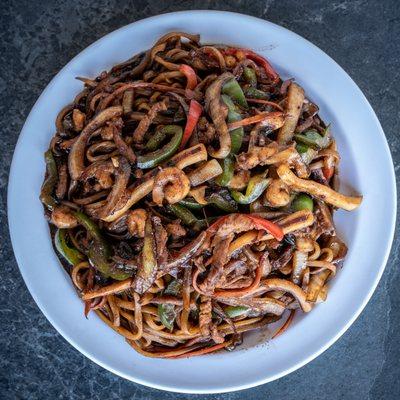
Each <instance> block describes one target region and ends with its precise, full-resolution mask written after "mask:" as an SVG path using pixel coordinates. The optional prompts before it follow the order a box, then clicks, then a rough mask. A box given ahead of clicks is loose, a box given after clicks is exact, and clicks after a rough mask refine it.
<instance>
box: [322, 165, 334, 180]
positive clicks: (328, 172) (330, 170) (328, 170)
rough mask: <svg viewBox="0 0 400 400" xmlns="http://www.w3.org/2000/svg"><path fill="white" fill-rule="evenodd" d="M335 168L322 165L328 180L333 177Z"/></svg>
mask: <svg viewBox="0 0 400 400" xmlns="http://www.w3.org/2000/svg"><path fill="white" fill-rule="evenodd" d="M334 171H335V169H334V168H333V167H322V173H323V174H324V177H325V179H326V180H327V181H329V179H331V178H332V175H333V172H334Z"/></svg>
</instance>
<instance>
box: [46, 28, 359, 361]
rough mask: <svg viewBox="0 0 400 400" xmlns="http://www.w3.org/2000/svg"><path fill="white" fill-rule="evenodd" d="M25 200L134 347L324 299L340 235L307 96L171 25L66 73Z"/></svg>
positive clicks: (260, 322) (92, 303) (337, 197)
mask: <svg viewBox="0 0 400 400" xmlns="http://www.w3.org/2000/svg"><path fill="white" fill-rule="evenodd" d="M78 79H80V80H81V81H82V82H83V83H84V89H83V90H82V91H81V92H80V93H79V94H78V95H77V96H76V98H75V99H74V100H73V102H72V103H71V104H70V105H67V106H66V107H65V108H64V109H62V110H61V111H60V113H59V115H58V117H57V120H56V133H55V135H54V137H53V139H52V141H51V143H50V148H49V150H48V151H47V152H46V153H45V161H46V176H45V180H44V183H43V186H42V191H41V195H40V199H41V201H42V203H43V205H44V207H45V215H46V217H47V218H48V220H49V222H50V228H51V232H52V236H53V239H54V246H55V249H56V250H57V253H58V255H59V258H60V260H61V261H62V263H63V265H64V267H65V268H66V270H67V271H68V273H69V274H70V276H71V279H72V281H73V283H74V285H75V286H76V289H77V291H78V293H79V296H80V297H81V298H82V300H83V301H84V313H85V315H86V316H88V314H89V313H90V312H91V311H92V312H95V313H97V315H98V316H99V317H100V318H101V319H102V320H103V321H104V322H105V323H106V324H108V325H109V326H110V327H111V328H112V329H114V330H115V331H116V332H118V333H119V334H121V335H122V336H123V337H125V339H126V340H127V342H128V343H129V344H130V345H131V346H132V347H133V348H134V349H135V350H136V351H138V352H139V353H140V354H142V355H144V356H148V357H161V358H180V357H190V356H197V355H202V354H207V353H211V352H214V351H217V350H220V349H226V350H233V349H234V348H235V347H236V346H238V345H240V344H241V343H242V340H243V336H244V334H245V332H248V331H250V330H254V329H260V328H263V327H266V326H268V325H269V324H271V323H274V322H276V321H278V320H282V326H281V328H280V329H279V330H278V331H277V332H276V333H275V335H274V336H277V335H279V334H282V333H283V331H284V330H285V329H287V327H288V326H289V325H290V322H291V321H292V319H293V316H294V314H295V313H296V312H297V310H299V311H301V312H306V313H307V312H309V311H310V310H311V309H312V308H313V307H314V305H315V304H317V303H319V302H322V301H324V300H325V299H326V298H327V293H328V281H329V279H330V278H332V277H333V276H334V275H335V274H336V271H337V269H338V267H340V266H341V265H342V262H343V260H344V257H345V255H346V252H347V248H346V245H345V244H344V243H343V242H342V241H341V240H340V239H339V238H338V236H337V235H336V231H335V226H334V224H333V220H332V214H333V211H334V210H335V209H336V208H342V209H344V210H348V211H351V210H354V209H355V208H357V207H358V206H359V205H360V203H361V200H362V198H361V196H355V197H351V196H345V195H343V194H341V193H339V192H338V191H337V171H338V163H339V154H338V151H337V148H336V142H335V140H334V138H333V137H332V134H331V130H330V127H329V126H327V125H326V124H325V123H324V122H323V121H322V120H321V118H320V117H319V115H318V111H319V109H318V106H317V105H316V104H314V103H313V102H312V101H311V100H309V99H308V98H307V97H306V95H305V92H304V89H303V88H302V87H301V86H300V85H299V84H298V83H296V82H294V81H293V80H286V81H283V80H282V79H281V78H280V76H279V75H278V73H277V72H276V71H275V69H274V68H273V66H272V65H271V64H270V63H269V62H268V61H267V60H266V59H265V58H263V57H262V56H260V55H258V54H256V53H254V52H253V51H251V50H248V49H240V48H232V47H228V46H221V45H219V46H211V45H204V46H203V45H201V43H200V38H199V36H198V35H192V34H187V33H183V32H171V33H168V34H167V35H165V36H163V37H161V38H160V39H159V40H158V41H157V43H155V45H154V46H153V47H152V48H151V49H150V50H148V51H146V52H143V53H141V54H138V55H135V56H133V57H132V58H130V59H129V60H127V61H125V62H123V63H121V64H118V65H115V66H114V67H113V68H112V69H111V70H110V71H108V72H102V73H101V74H100V75H99V76H98V77H96V78H95V79H90V78H78Z"/></svg>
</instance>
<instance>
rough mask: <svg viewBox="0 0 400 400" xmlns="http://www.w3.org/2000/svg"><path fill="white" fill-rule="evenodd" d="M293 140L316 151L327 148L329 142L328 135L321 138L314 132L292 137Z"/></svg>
mask: <svg viewBox="0 0 400 400" xmlns="http://www.w3.org/2000/svg"><path fill="white" fill-rule="evenodd" d="M294 139H295V141H296V142H297V143H300V144H305V145H306V146H308V147H312V148H313V149H316V150H319V149H324V148H326V147H328V146H329V142H330V139H329V136H328V135H325V136H322V135H320V134H319V133H318V132H317V131H315V130H310V131H307V132H305V133H298V134H296V135H294Z"/></svg>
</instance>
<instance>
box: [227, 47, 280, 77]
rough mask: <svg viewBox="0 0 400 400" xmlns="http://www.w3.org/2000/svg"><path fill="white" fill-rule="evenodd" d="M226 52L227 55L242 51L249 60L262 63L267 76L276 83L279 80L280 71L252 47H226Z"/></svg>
mask: <svg viewBox="0 0 400 400" xmlns="http://www.w3.org/2000/svg"><path fill="white" fill-rule="evenodd" d="M224 52H225V54H227V55H235V54H237V53H238V52H240V53H242V54H243V55H244V56H245V57H246V58H248V59H249V60H253V61H254V62H255V63H257V64H259V65H261V66H262V67H263V68H264V70H265V73H266V74H267V76H268V77H269V78H271V80H272V81H273V82H274V83H276V82H278V81H279V75H278V73H277V72H276V71H275V70H274V68H273V67H272V65H271V64H270V63H269V62H268V61H267V60H266V59H265V58H264V57H261V56H260V55H258V54H257V53H255V52H254V51H252V50H250V49H236V48H229V49H226V50H225V51H224Z"/></svg>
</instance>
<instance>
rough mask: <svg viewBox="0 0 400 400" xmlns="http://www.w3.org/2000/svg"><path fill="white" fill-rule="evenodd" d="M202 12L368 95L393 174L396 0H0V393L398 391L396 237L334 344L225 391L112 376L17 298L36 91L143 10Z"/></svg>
mask: <svg viewBox="0 0 400 400" xmlns="http://www.w3.org/2000/svg"><path fill="white" fill-rule="evenodd" d="M205 8H209V9H219V10H230V11H237V12H242V13H246V14H251V15H254V16H257V17H260V18H264V19H268V20H270V21H273V22H275V23H277V24H280V25H282V26H285V27H287V28H289V29H291V30H293V31H294V32H297V33H298V34H300V35H302V36H304V37H305V38H307V39H309V40H311V41H312V42H313V43H315V44H316V45H317V46H319V47H320V48H321V49H322V50H324V51H325V52H326V53H328V54H329V55H331V56H332V57H333V58H334V59H335V60H336V61H337V62H338V63H339V64H340V65H341V66H342V67H343V68H344V69H345V70H346V71H347V72H348V73H349V74H350V76H351V77H352V78H353V79H354V80H355V81H356V83H357V84H358V85H359V86H360V88H361V89H362V90H363V92H364V93H365V95H366V96H367V98H368V99H369V101H370V102H371V104H372V106H373V108H374V109H375V111H376V113H377V115H378V117H379V119H380V121H381V123H382V125H383V128H384V130H385V133H386V136H387V139H388V141H389V144H390V148H391V150H392V154H393V157H394V163H395V169H396V171H398V169H399V167H400V146H399V134H398V129H399V125H400V118H399V117H400V114H399V109H400V104H399V92H400V79H399V75H400V73H399V66H400V11H399V9H400V7H399V2H398V1H396V0H387V1H365V0H356V1H339V0H337V1H310V0H307V1H295V0H293V1H288V0H276V1H274V0H266V1H256V0H253V1H237V2H234V1H232V0H230V1H228V0H225V1H224V0H217V1H207V0H206V1H191V2H189V1H179V0H175V1H162V0H159V1H136V2H134V1H121V0H97V1H84V0H56V1H48V0H41V1H32V0H14V1H12V0H3V1H2V2H1V8H0V35H1V42H0V43H1V45H0V46H1V52H0V90H1V97H0V98H1V104H0V110H1V112H0V115H1V121H0V124H1V128H0V132H1V141H0V146H1V158H0V200H1V206H0V217H1V224H0V230H1V231H0V232H1V236H0V237H1V240H0V260H1V280H0V296H1V297H0V298H1V301H0V315H1V318H0V321H1V323H0V399H173V398H174V399H175V398H176V399H188V398H193V399H200V398H204V397H207V398H210V399H229V400H236V399H266V398H271V399H272V398H274V399H283V398H284V399H296V400H297V399H357V400H358V399H399V398H400V345H399V343H400V329H399V328H400V291H399V287H400V275H399V270H398V264H399V259H398V258H399V244H400V240H399V237H397V238H396V240H395V242H394V244H393V248H392V253H391V257H390V261H389V263H388V265H387V268H386V271H385V274H384V276H383V278H382V280H381V282H380V284H379V287H378V289H377V291H376V292H375V294H374V296H373V298H372V299H371V301H370V302H369V304H368V306H367V307H366V309H365V311H364V312H363V313H362V315H361V317H360V318H358V320H357V321H356V322H355V323H354V325H353V326H352V327H351V328H350V329H349V330H348V332H347V333H346V334H345V335H344V336H343V337H342V338H341V339H340V340H339V341H338V342H337V343H336V344H335V345H334V346H332V347H331V348H330V349H329V350H328V351H326V352H325V353H324V354H323V355H321V356H320V357H318V359H316V360H314V361H313V362H311V363H310V364H308V365H307V366H305V367H303V368H302V369H300V370H298V371H296V372H294V373H292V374H291V375H289V376H287V377H284V378H282V379H280V380H278V381H275V382H273V383H270V384H267V385H264V386H261V387H258V388H254V389H250V390H247V391H243V392H238V393H232V394H226V395H214V396H190V395H183V394H182V395H176V394H171V393H163V392H160V391H157V390H152V389H148V388H146V387H143V386H140V385H136V384H134V383H131V382H128V381H125V380H123V379H121V378H119V377H117V376H114V375H113V374H111V373H109V372H107V371H106V370H104V369H102V368H100V367H98V366H97V365H95V364H94V363H92V362H91V361H89V360H88V359H86V358H85V357H84V356H83V355H81V354H80V353H79V352H78V351H77V350H75V349H74V348H72V347H71V346H70V345H69V344H68V343H67V342H66V341H65V340H64V339H63V338H62V337H61V336H60V335H59V334H58V333H57V332H56V331H55V330H54V328H53V327H52V326H51V325H50V323H49V322H48V321H47V320H46V319H45V317H44V316H43V315H42V314H41V312H40V311H39V309H38V308H37V306H36V305H35V303H34V302H33V300H32V298H31V296H30V294H29V293H28V291H27V289H26V287H25V285H24V283H23V281H22V278H21V276H20V274H19V271H18V267H17V265H16V262H15V259H14V256H13V252H12V249H11V244H10V240H9V235H8V227H7V220H6V192H7V179H8V171H9V165H10V163H11V158H12V153H13V150H14V146H15V143H16V141H17V138H18V134H19V132H20V130H21V128H22V125H23V123H24V120H25V118H26V117H27V115H28V113H29V110H30V109H31V107H32V106H33V104H34V102H35V100H36V98H37V97H38V96H39V94H40V93H41V91H42V90H43V89H44V88H45V86H46V85H47V83H48V82H49V81H50V80H51V78H52V77H53V76H54V75H55V74H56V72H57V71H58V70H59V69H60V68H61V67H62V66H64V65H65V64H66V63H67V62H68V61H69V60H70V59H71V58H72V57H73V56H75V55H76V54H77V53H79V52H80V51H81V50H82V49H84V48H85V47H86V46H88V45H89V44H91V43H92V42H93V41H95V40H96V39H98V38H100V37H101V36H103V35H104V34H106V33H108V32H110V31H113V30H114V29H116V28H119V27H121V26H123V25H125V24H128V23H130V22H133V21H135V20H138V19H141V18H145V17H148V16H151V15H156V14H159V13H165V12H169V11H176V10H185V9H205ZM371 184H373V182H371ZM382 206H384V205H382ZM371 229H373V227H371ZM377 245H378V244H377Z"/></svg>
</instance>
